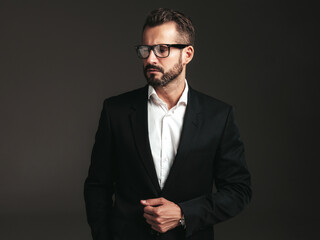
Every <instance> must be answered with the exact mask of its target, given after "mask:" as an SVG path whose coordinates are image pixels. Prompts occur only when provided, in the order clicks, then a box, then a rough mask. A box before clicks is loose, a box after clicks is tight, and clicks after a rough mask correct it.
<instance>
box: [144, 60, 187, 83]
mask: <svg viewBox="0 0 320 240" xmlns="http://www.w3.org/2000/svg"><path fill="white" fill-rule="evenodd" d="M149 68H154V69H157V70H158V71H159V72H161V73H162V77H161V78H157V77H156V76H155V74H150V76H149V77H148V74H147V70H148V69H149ZM182 70H183V65H182V59H181V55H180V58H179V61H178V62H177V63H176V64H175V65H174V66H173V67H172V68H171V69H169V70H168V71H167V72H165V71H164V69H163V68H162V67H159V66H156V65H151V64H148V65H147V66H145V67H144V69H143V72H144V76H145V78H146V79H147V82H148V84H149V85H151V86H152V87H160V86H161V87H163V86H166V85H167V84H168V83H169V82H171V81H172V80H174V79H176V78H177V77H178V76H179V75H180V74H181V72H182Z"/></svg>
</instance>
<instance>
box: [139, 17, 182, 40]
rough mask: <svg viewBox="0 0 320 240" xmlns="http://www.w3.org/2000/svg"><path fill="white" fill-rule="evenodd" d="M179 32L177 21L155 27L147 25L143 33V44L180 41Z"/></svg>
mask: <svg viewBox="0 0 320 240" xmlns="http://www.w3.org/2000/svg"><path fill="white" fill-rule="evenodd" d="M178 39H179V33H178V31H177V25H176V23H175V22H167V23H163V24H161V25H159V26H155V27H146V28H145V29H144V31H143V33H142V44H144V45H155V44H160V43H168V44H172V43H178Z"/></svg>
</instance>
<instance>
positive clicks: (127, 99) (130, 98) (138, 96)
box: [103, 86, 148, 108]
mask: <svg viewBox="0 0 320 240" xmlns="http://www.w3.org/2000/svg"><path fill="white" fill-rule="evenodd" d="M147 89H148V88H147V87H146V86H144V87H141V88H138V89H134V90H132V91H129V92H125V93H122V94H119V95H116V96H112V97H109V98H106V99H105V100H104V103H103V105H104V107H108V108H119V107H120V108H121V107H122V108H123V107H129V106H131V105H132V104H133V103H136V102H139V101H144V100H145V101H146V100H147V98H148V92H147V91H148V90H147Z"/></svg>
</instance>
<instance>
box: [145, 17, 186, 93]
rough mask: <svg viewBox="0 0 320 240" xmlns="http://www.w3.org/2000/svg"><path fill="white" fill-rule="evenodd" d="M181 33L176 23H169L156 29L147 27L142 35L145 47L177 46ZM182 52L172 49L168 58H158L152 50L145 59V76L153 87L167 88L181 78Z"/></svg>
mask: <svg viewBox="0 0 320 240" xmlns="http://www.w3.org/2000/svg"><path fill="white" fill-rule="evenodd" d="M178 39H179V33H178V32H177V30H176V23H174V22H168V23H164V24H161V25H159V26H155V27H146V28H145V30H144V32H143V35H142V44H143V45H149V46H151V45H156V44H177V43H181V42H178ZM183 68H184V66H183V63H182V50H180V49H177V48H174V47H172V48H171V49H170V55H169V56H168V57H166V58H159V57H157V56H156V55H155V54H154V52H153V51H152V50H151V51H150V54H149V57H148V58H146V59H143V70H144V75H145V77H146V79H147V82H148V84H150V85H151V86H153V87H158V86H166V85H167V84H168V83H169V82H171V81H172V80H174V79H176V78H177V77H179V76H180V74H181V72H182V71H183Z"/></svg>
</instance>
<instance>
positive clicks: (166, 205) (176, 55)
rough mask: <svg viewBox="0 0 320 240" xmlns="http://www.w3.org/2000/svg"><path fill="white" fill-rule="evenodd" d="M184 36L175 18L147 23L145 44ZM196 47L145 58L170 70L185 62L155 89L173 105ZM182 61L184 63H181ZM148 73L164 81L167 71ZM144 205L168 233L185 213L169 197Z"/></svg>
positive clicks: (154, 222) (172, 41)
mask: <svg viewBox="0 0 320 240" xmlns="http://www.w3.org/2000/svg"><path fill="white" fill-rule="evenodd" d="M183 39H184V38H183V37H181V35H180V34H179V33H178V31H177V29H176V23H175V22H167V23H164V24H161V25H159V26H155V27H146V28H145V30H144V32H143V34H142V44H143V45H156V44H184V43H185V41H184V40H183ZM193 54H194V49H193V47H192V46H188V47H186V48H184V49H182V50H180V49H177V48H171V50H170V55H169V56H168V57H167V58H158V57H157V56H156V55H155V54H154V52H153V51H151V52H150V55H149V57H148V58H147V59H143V68H145V67H146V66H147V65H149V64H151V65H155V66H159V67H160V68H162V69H163V70H164V72H165V73H166V72H168V71H170V70H174V69H175V67H176V66H177V64H182V71H181V73H180V74H179V75H178V76H177V77H176V78H175V79H173V80H172V81H170V82H169V83H168V84H166V85H164V86H161V85H160V86H156V87H155V90H156V92H157V94H158V96H159V98H161V99H162V100H163V101H164V102H165V103H166V104H167V106H168V109H171V108H172V107H173V106H175V105H176V104H177V102H178V100H179V99H180V97H181V95H182V93H183V90H184V88H185V78H186V66H187V64H188V63H189V62H190V61H191V60H192V58H193ZM179 62H180V63H179ZM145 74H146V77H147V78H149V77H153V78H154V79H155V80H158V81H161V77H162V76H163V74H164V73H163V72H161V71H159V70H158V69H152V68H151V69H148V71H146V72H145ZM141 204H142V205H143V206H144V214H143V216H144V218H145V219H146V222H147V223H148V224H150V226H151V228H152V229H154V230H156V231H158V232H160V233H165V232H167V231H169V230H171V229H173V228H175V227H177V226H178V225H179V220H180V219H181V217H182V212H181V209H180V207H179V206H178V205H177V204H175V203H174V202H171V201H169V200H167V199H165V198H154V199H147V200H141Z"/></svg>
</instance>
